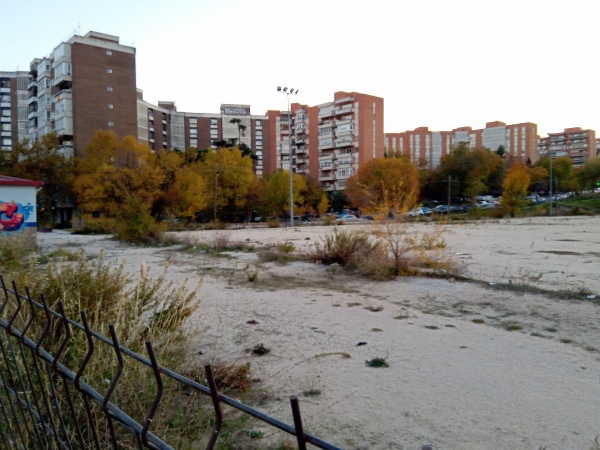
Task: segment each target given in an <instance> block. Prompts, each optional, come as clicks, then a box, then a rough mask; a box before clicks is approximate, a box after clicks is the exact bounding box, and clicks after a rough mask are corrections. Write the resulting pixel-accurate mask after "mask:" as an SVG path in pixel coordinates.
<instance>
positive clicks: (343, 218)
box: [338, 214, 358, 222]
mask: <svg viewBox="0 0 600 450" xmlns="http://www.w3.org/2000/svg"><path fill="white" fill-rule="evenodd" d="M357 219H358V217H356V216H355V215H354V214H344V215H343V216H341V217H340V218H338V221H339V222H351V221H353V220H357Z"/></svg>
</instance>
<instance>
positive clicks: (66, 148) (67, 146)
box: [58, 141, 74, 158]
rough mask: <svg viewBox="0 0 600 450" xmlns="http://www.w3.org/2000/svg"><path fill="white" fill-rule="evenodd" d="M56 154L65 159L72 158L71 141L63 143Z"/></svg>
mask: <svg viewBox="0 0 600 450" xmlns="http://www.w3.org/2000/svg"><path fill="white" fill-rule="evenodd" d="M58 152H59V153H60V154H61V155H63V156H66V157H67V158H72V157H73V154H74V152H73V141H64V142H63V143H62V146H60V147H59V148H58Z"/></svg>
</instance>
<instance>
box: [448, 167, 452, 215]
mask: <svg viewBox="0 0 600 450" xmlns="http://www.w3.org/2000/svg"><path fill="white" fill-rule="evenodd" d="M451 183H452V177H451V176H450V175H448V214H450V199H451V198H452V196H451V195H450V186H451Z"/></svg>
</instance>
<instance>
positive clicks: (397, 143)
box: [385, 122, 538, 169]
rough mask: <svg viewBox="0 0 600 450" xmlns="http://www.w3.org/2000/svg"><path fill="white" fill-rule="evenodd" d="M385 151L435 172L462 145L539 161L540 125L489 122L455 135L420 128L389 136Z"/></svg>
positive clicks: (461, 130)
mask: <svg viewBox="0 0 600 450" xmlns="http://www.w3.org/2000/svg"><path fill="white" fill-rule="evenodd" d="M385 136H386V138H385V142H386V151H387V152H388V153H389V154H392V155H394V154H395V155H400V154H402V155H408V156H409V157H410V158H411V160H412V161H413V162H414V163H415V164H416V165H417V166H418V167H422V168H432V169H433V168H436V167H437V166H439V164H440V161H441V158H442V156H444V155H446V154H449V153H450V152H451V151H452V149H453V148H454V147H456V146H457V145H459V144H460V143H468V144H469V147H470V148H488V149H490V150H492V151H497V150H498V149H499V148H500V147H503V148H504V151H505V153H506V154H508V155H511V156H512V157H514V158H516V159H518V160H520V161H522V162H524V163H527V162H530V163H533V162H535V161H537V160H538V154H537V150H538V147H537V140H538V135H537V125H536V124H534V123H530V122H527V123H519V124H511V125H507V124H505V123H504V122H488V123H487V124H486V126H485V128H484V129H480V130H473V129H472V128H471V127H460V128H455V129H453V130H452V131H429V129H428V128H427V127H419V128H416V129H415V130H414V131H405V132H404V133H386V135H385Z"/></svg>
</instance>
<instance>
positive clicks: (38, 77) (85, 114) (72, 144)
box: [27, 31, 137, 156]
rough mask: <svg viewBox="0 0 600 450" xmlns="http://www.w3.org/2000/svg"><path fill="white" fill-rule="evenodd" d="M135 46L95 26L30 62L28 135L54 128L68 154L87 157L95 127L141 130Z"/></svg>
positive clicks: (35, 136) (134, 132)
mask: <svg viewBox="0 0 600 450" xmlns="http://www.w3.org/2000/svg"><path fill="white" fill-rule="evenodd" d="M136 102H137V90H136V72H135V48H133V47H128V46H125V45H121V44H120V43H119V38H118V37H116V36H111V35H107V34H103V33H97V32H95V31H90V32H89V33H87V34H86V35H85V36H73V37H72V38H70V39H69V40H68V41H66V42H62V43H61V44H59V45H58V46H57V47H56V48H55V49H54V50H53V51H52V53H51V54H50V56H48V57H45V58H36V59H34V60H33V61H32V62H31V64H30V79H29V83H28V115H27V119H28V122H27V136H28V137H29V139H30V140H36V139H39V138H40V137H41V136H43V135H44V134H46V133H49V132H50V131H55V132H56V133H57V134H58V136H59V137H60V139H61V142H62V145H63V150H64V152H65V153H66V154H72V155H75V156H82V155H83V154H84V151H85V147H86V145H87V144H88V142H89V141H90V139H91V138H92V137H93V135H94V133H95V132H96V130H112V131H114V132H115V133H116V134H117V135H118V136H120V137H123V136H126V135H133V136H136V135H137V117H136Z"/></svg>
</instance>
